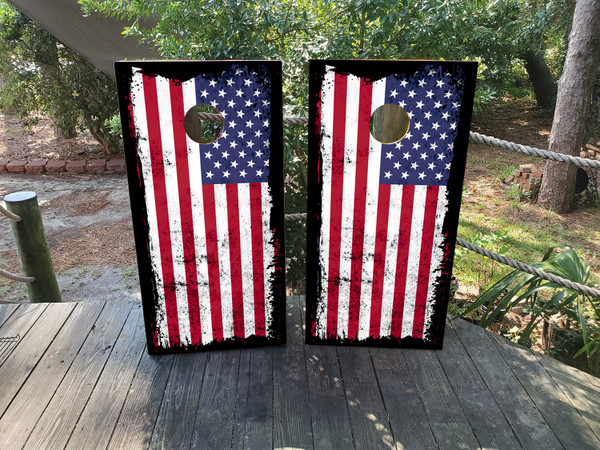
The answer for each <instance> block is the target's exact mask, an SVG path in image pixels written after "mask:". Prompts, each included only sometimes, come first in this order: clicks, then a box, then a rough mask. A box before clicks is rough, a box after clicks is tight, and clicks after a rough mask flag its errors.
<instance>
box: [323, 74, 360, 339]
mask: <svg viewBox="0 0 600 450" xmlns="http://www.w3.org/2000/svg"><path fill="white" fill-rule="evenodd" d="M346 78H347V89H346V120H345V122H346V130H345V149H344V180H343V193H342V229H341V233H340V241H341V242H340V253H341V254H340V286H339V296H338V323H337V335H338V336H339V337H340V338H345V337H347V336H348V315H349V313H350V278H351V268H352V238H353V236H352V231H353V229H354V184H355V182H356V149H357V139H358V98H359V97H360V78H359V77H356V76H353V75H348V76H347V77H346ZM329 183H331V180H329ZM328 225H329V224H328Z"/></svg>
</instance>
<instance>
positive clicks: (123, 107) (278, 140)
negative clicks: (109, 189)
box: [115, 60, 286, 355]
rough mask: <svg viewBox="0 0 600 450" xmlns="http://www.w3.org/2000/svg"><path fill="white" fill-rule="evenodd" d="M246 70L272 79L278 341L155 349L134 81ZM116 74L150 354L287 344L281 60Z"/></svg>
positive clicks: (135, 64) (160, 64)
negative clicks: (142, 74)
mask: <svg viewBox="0 0 600 450" xmlns="http://www.w3.org/2000/svg"><path fill="white" fill-rule="evenodd" d="M240 64H242V65H245V66H247V67H248V68H249V70H256V71H257V72H258V71H259V70H263V71H264V70H266V71H267V72H269V73H270V74H271V81H272V83H271V98H270V101H271V135H270V140H269V143H270V149H271V154H270V157H269V188H270V190H271V195H272V198H273V207H272V209H271V218H270V219H271V229H272V230H273V236H274V239H275V247H276V249H278V251H277V252H276V255H275V259H274V263H275V273H274V276H273V278H272V284H271V287H272V295H273V324H272V329H273V336H272V337H269V336H267V337H257V336H252V337H250V338H246V339H242V338H232V339H226V340H224V341H221V342H215V341H212V342H210V343H207V344H203V345H189V346H180V347H169V348H163V347H160V346H156V345H154V334H155V333H156V315H155V311H156V307H155V305H156V303H157V301H158V299H157V296H156V286H154V277H153V276H152V267H151V258H150V248H149V228H148V222H147V217H148V212H147V210H146V206H145V201H144V193H145V185H144V180H143V179H142V177H141V166H140V160H139V156H138V146H137V137H136V134H135V125H134V121H133V113H132V109H131V80H132V74H133V69H134V68H139V69H141V70H142V71H144V72H145V73H148V74H156V75H160V76H162V77H165V78H174V79H177V80H179V81H181V82H183V81H186V80H189V79H191V78H193V77H196V76H197V75H201V74H205V73H216V72H221V71H225V70H227V69H230V68H231V66H233V65H240ZM115 74H116V80H117V90H118V97H119V111H120V115H121V123H122V130H123V143H124V147H125V161H126V165H127V179H128V183H129V196H130V202H131V215H132V222H133V231H134V238H135V247H136V253H137V262H138V272H139V279H140V289H141V295H142V306H143V310H144V322H145V327H146V341H147V344H148V353H150V354H154V355H156V354H167V353H181V352H190V351H202V350H216V349H234V348H245V347H256V346H264V345H274V344H283V343H285V301H286V298H285V294H286V292H285V233H284V230H285V229H284V193H283V179H284V174H283V101H282V87H281V86H282V64H281V61H236V60H228V61H118V62H115Z"/></svg>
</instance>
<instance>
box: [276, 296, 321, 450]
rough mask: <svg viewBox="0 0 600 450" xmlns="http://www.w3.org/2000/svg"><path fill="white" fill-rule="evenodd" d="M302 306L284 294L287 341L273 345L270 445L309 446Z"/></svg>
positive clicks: (297, 300)
mask: <svg viewBox="0 0 600 450" xmlns="http://www.w3.org/2000/svg"><path fill="white" fill-rule="evenodd" d="M301 314H302V309H301V305H300V298H299V297H288V298H287V313H286V315H287V333H286V336H287V344H286V345H285V346H277V347H274V348H273V361H274V362H273V382H274V389H273V415H274V423H273V446H274V447H297V448H305V449H307V448H312V447H313V438H312V425H311V417H310V414H311V411H310V404H309V397H308V384H307V378H306V376H307V375H306V356H305V353H304V351H305V348H304V340H303V339H304V330H303V329H302V325H301V323H302V319H301V316H300V315H301Z"/></svg>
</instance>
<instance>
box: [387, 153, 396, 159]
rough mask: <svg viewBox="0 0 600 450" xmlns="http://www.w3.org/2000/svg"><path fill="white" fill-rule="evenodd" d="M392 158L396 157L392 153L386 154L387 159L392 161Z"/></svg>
mask: <svg viewBox="0 0 600 450" xmlns="http://www.w3.org/2000/svg"><path fill="white" fill-rule="evenodd" d="M392 156H394V155H393V154H392V152H387V153H386V154H385V157H386V158H387V159H392Z"/></svg>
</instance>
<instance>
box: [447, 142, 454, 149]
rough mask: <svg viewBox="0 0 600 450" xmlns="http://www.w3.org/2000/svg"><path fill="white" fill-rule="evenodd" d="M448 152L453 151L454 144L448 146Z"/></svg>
mask: <svg viewBox="0 0 600 450" xmlns="http://www.w3.org/2000/svg"><path fill="white" fill-rule="evenodd" d="M448 150H454V142H450V143H449V144H448Z"/></svg>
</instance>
